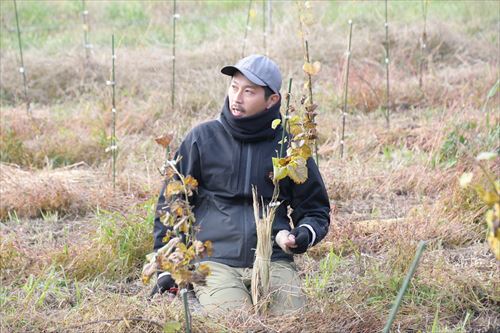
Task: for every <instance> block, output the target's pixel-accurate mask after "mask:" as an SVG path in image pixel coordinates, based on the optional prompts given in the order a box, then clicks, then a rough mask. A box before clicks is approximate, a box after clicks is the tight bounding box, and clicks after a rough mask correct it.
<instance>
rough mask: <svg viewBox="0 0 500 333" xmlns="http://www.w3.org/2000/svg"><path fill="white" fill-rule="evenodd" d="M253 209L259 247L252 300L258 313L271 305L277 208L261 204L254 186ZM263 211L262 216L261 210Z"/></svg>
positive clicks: (254, 269)
mask: <svg viewBox="0 0 500 333" xmlns="http://www.w3.org/2000/svg"><path fill="white" fill-rule="evenodd" d="M252 195H253V211H254V217H255V225H256V228H257V248H256V251H255V261H254V264H253V269H252V302H253V304H254V306H255V310H256V312H257V313H264V312H266V310H267V308H268V305H269V282H270V279H269V268H270V264H271V254H272V252H273V245H272V241H271V233H272V229H273V228H272V226H273V221H274V215H275V213H276V208H275V207H274V206H273V207H269V205H267V206H266V205H264V202H262V209H261V207H260V206H261V205H259V198H258V195H257V189H256V188H255V187H253V188H252ZM261 211H262V218H261V217H260V212H261Z"/></svg>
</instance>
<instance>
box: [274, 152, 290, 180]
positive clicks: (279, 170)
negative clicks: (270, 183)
mask: <svg viewBox="0 0 500 333" xmlns="http://www.w3.org/2000/svg"><path fill="white" fill-rule="evenodd" d="M272 161H273V178H274V180H275V181H279V180H281V179H283V178H285V177H286V176H287V168H286V164H287V162H286V158H277V157H273V158H272Z"/></svg>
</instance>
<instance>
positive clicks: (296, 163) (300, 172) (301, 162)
mask: <svg viewBox="0 0 500 333" xmlns="http://www.w3.org/2000/svg"><path fill="white" fill-rule="evenodd" d="M287 171H288V172H287V173H288V177H290V178H291V179H292V180H293V181H294V182H295V183H296V184H302V183H304V182H305V181H306V180H307V166H306V160H305V159H303V158H302V157H297V158H294V159H293V161H292V162H291V163H289V164H288V166H287Z"/></svg>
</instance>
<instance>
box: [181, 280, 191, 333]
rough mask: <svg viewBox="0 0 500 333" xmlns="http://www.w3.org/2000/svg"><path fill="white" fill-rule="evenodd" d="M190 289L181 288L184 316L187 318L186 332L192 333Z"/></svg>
mask: <svg viewBox="0 0 500 333" xmlns="http://www.w3.org/2000/svg"><path fill="white" fill-rule="evenodd" d="M187 294H188V291H187V289H186V288H182V289H181V297H182V303H183V304H184V317H185V319H186V333H191V313H190V312H189V303H188V295H187Z"/></svg>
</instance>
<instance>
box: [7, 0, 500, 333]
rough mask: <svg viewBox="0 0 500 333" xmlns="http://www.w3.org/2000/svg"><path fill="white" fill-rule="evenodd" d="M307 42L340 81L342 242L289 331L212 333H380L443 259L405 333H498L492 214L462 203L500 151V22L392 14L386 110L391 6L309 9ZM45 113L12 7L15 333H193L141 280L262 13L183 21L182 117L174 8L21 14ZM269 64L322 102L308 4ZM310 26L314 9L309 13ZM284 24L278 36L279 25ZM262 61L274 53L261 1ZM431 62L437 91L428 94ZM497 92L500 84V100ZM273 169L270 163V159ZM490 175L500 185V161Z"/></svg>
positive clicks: (199, 313)
mask: <svg viewBox="0 0 500 333" xmlns="http://www.w3.org/2000/svg"><path fill="white" fill-rule="evenodd" d="M309 3H310V6H302V7H301V8H302V10H303V11H305V12H304V13H303V14H305V15H306V16H307V20H306V21H307V22H306V23H307V24H305V26H304V29H305V33H306V34H305V36H306V37H307V39H308V42H309V48H310V50H309V51H310V54H311V57H312V60H313V61H320V62H321V64H322V66H321V67H322V68H321V71H320V72H319V74H318V75H317V76H315V77H314V79H313V92H314V101H315V103H317V104H319V108H318V110H317V111H318V113H319V115H318V116H317V120H318V130H319V141H318V146H319V155H320V159H319V164H320V169H321V172H322V175H323V178H324V180H325V183H326V186H327V190H328V194H329V196H330V199H331V205H332V214H331V227H330V231H329V233H328V235H327V237H326V239H325V240H324V241H323V242H321V243H320V244H318V245H317V246H316V247H314V248H312V249H311V250H309V251H308V253H307V254H304V255H302V256H297V258H296V263H297V265H298V268H299V271H300V275H301V277H302V279H303V285H304V291H305V292H306V294H307V296H308V301H307V306H306V308H305V309H304V311H303V312H301V313H293V314H289V315H286V316H281V317H267V316H263V315H255V314H251V313H248V312H245V311H243V310H239V309H235V310H234V311H233V312H229V313H227V314H224V315H220V314H218V315H214V314H210V313H205V312H204V311H203V309H199V308H198V307H193V331H194V332H367V333H369V332H377V331H381V330H382V328H383V327H384V325H385V322H386V320H387V317H388V315H389V312H390V308H391V305H392V303H393V301H394V299H395V297H396V295H397V293H398V290H399V288H400V286H401V284H402V282H403V280H404V277H405V275H406V273H407V271H408V269H409V266H410V264H411V262H412V260H413V257H414V254H415V250H416V248H417V244H418V243H419V241H421V240H425V241H428V245H427V249H426V250H425V252H424V254H423V256H422V258H421V261H420V265H419V266H418V268H417V271H416V273H415V276H414V278H413V279H412V281H411V283H410V286H409V288H408V290H407V293H406V295H405V297H404V298H403V302H402V305H401V308H400V310H399V312H398V314H397V316H396V319H395V322H394V324H393V327H392V329H393V331H394V332H498V328H499V327H500V315H499V313H500V282H499V281H500V263H499V261H498V260H496V259H495V257H494V256H493V254H492V253H491V251H490V249H489V247H488V245H487V243H486V242H485V236H486V223H485V221H484V214H485V212H486V208H485V207H484V205H483V204H482V203H481V201H480V200H479V199H478V198H477V196H476V194H475V192H474V191H473V190H471V189H463V188H461V187H460V186H459V178H460V176H461V175H462V174H463V173H464V172H474V177H475V178H474V179H475V181H477V182H479V183H485V182H486V179H484V177H483V176H482V173H481V171H480V170H479V168H478V166H477V161H475V159H474V158H475V156H477V154H479V153H480V152H483V151H490V152H495V151H496V152H497V153H498V152H499V150H500V143H499V137H500V115H499V111H498V110H499V105H500V104H499V98H500V94H499V93H498V87H497V88H496V90H495V89H493V90H492V87H494V86H495V84H496V83H497V82H498V73H499V55H498V49H499V45H500V44H499V36H498V22H499V20H500V17H499V14H498V13H499V11H500V7H499V6H500V5H499V4H498V3H497V2H494V1H491V2H490V1H481V2H473V1H470V2H468V1H463V2H455V3H452V2H444V3H442V2H428V15H427V19H426V32H427V36H426V41H427V43H426V48H425V50H424V51H423V52H424V53H422V51H421V47H420V46H421V43H420V39H421V36H422V30H423V25H424V20H423V17H422V7H421V6H422V4H421V3H420V2H419V1H415V2H411V3H410V2H404V3H403V2H396V1H389V3H388V4H389V9H388V10H389V11H388V14H389V22H390V24H389V38H390V40H389V41H390V51H391V53H390V58H391V62H390V71H391V72H390V74H391V76H390V78H391V90H390V92H391V94H390V99H391V105H392V113H391V115H390V117H391V118H390V120H391V121H390V128H387V127H386V121H385V118H384V115H383V108H384V106H385V64H384V57H385V51H384V47H383V45H384V44H383V43H384V42H385V31H384V2H380V1H379V2H352V3H350V2H349V3H348V2H346V3H344V2H320V1H318V2H316V1H311V2H309ZM17 5H18V10H19V23H20V27H21V30H22V38H23V56H24V66H25V68H26V74H27V92H28V98H29V99H30V101H31V114H27V113H26V106H25V100H24V88H23V83H22V77H21V75H20V74H19V66H20V64H19V50H18V42H17V32H16V21H15V14H14V5H13V4H12V3H11V2H1V3H0V9H1V10H0V15H1V20H2V27H1V33H0V45H1V51H0V79H1V84H0V105H1V110H0V116H1V122H0V130H1V132H0V163H1V164H0V219H1V222H0V242H1V243H0V269H1V286H0V330H1V331H2V332H4V331H5V332H163V331H166V332H175V331H183V330H184V325H185V323H184V317H183V316H184V315H183V310H182V304H181V303H180V300H179V299H174V300H170V299H169V298H168V297H167V296H162V297H155V298H153V299H152V300H148V299H147V296H148V294H149V292H150V290H151V287H152V286H151V285H150V286H144V285H143V284H142V282H141V281H140V273H141V268H142V265H143V264H144V262H145V255H146V254H147V253H149V252H150V251H151V250H152V245H153V244H152V241H153V239H152V228H153V219H154V203H155V200H156V196H157V193H159V190H160V185H161V176H160V175H159V172H158V167H160V166H161V164H162V162H163V158H164V152H162V150H161V148H160V147H159V146H157V145H156V144H155V142H154V138H155V137H157V136H159V135H162V134H165V133H166V132H174V133H175V138H174V142H173V146H174V148H175V147H177V146H178V144H179V143H180V140H181V139H182V137H183V136H184V134H185V133H186V132H187V131H188V130H189V129H190V128H192V127H193V126H195V125H196V124H199V123H200V122H202V121H205V120H209V119H213V118H215V117H217V116H218V114H219V112H220V108H221V106H222V102H223V98H224V96H225V90H226V88H227V83H228V81H227V79H226V78H225V77H223V76H221V75H220V74H219V69H220V67H222V66H223V65H226V64H229V63H233V62H234V61H235V60H237V59H238V58H239V56H240V54H241V50H242V46H243V37H244V35H245V25H246V20H247V9H248V3H246V2H220V3H215V2H206V3H204V2H178V4H177V6H178V12H179V14H180V18H179V19H178V20H177V28H176V29H177V31H176V32H177V36H176V43H177V44H176V89H175V91H176V96H175V104H174V106H173V107H172V105H171V95H170V91H171V84H172V83H171V80H172V78H171V74H172V57H171V54H172V52H171V46H172V37H171V36H172V27H171V25H170V24H171V22H170V17H171V15H172V3H169V2H141V3H140V2H134V1H127V2H109V3H108V2H87V9H88V11H89V22H90V23H89V25H90V32H89V34H90V35H89V38H90V42H91V43H92V44H93V48H92V50H91V53H90V57H89V59H88V60H87V58H86V55H85V49H84V48H83V47H82V46H81V44H82V42H83V31H82V27H81V26H82V18H81V15H80V14H81V10H82V8H81V3H80V2H71V1H60V2H36V3H34V2H32V3H25V2H23V1H18V2H17ZM272 6H273V7H272V9H273V12H272V21H271V23H272V31H271V30H268V32H267V38H266V42H267V52H268V54H269V55H270V56H271V57H272V58H274V59H275V60H276V61H277V62H278V63H279V65H280V67H281V69H282V72H283V76H284V80H287V79H288V78H289V77H293V79H294V88H293V98H294V99H295V101H296V102H298V101H299V100H300V98H301V95H302V94H304V93H305V92H306V90H305V88H304V87H303V84H304V83H305V80H306V76H305V75H304V73H303V71H302V65H303V49H302V46H301V37H300V35H299V34H298V33H297V31H298V29H299V20H298V15H299V14H298V13H297V7H296V4H295V2H276V1H273V2H272ZM308 7H310V8H308ZM349 19H352V20H353V22H354V30H353V37H352V54H351V67H350V78H349V94H348V106H349V110H348V114H347V119H346V130H345V133H346V137H345V139H344V141H345V150H344V158H343V159H340V157H339V152H340V141H341V113H340V112H339V109H341V108H342V106H343V90H342V89H343V86H344V85H343V77H344V71H345V50H346V48H347V36H348V24H347V21H348V20H349ZM268 23H269V20H268ZM249 24H250V26H251V27H252V29H251V30H249V31H248V38H247V41H246V50H247V52H249V53H263V52H264V51H265V50H264V48H263V41H262V30H261V26H262V8H261V6H260V5H259V3H258V2H254V4H253V11H252V13H251V15H250V23H249ZM113 32H114V33H115V40H116V50H115V51H116V54H117V58H116V82H117V85H116V108H117V124H116V133H117V134H116V135H117V141H118V161H117V178H116V184H115V188H113V184H112V181H111V179H112V176H111V175H112V167H111V153H110V152H109V146H110V142H111V141H110V133H111V124H112V113H111V88H110V87H109V86H106V80H109V79H110V70H111V67H110V66H111V34H112V33H113ZM421 63H423V66H422V68H423V71H422V85H421V86H420V87H419V75H420V67H421ZM497 85H498V83H497ZM270 158H271V157H270ZM486 166H487V168H489V170H491V172H493V174H494V175H496V177H497V178H498V176H499V171H498V170H500V160H499V158H498V157H497V158H496V159H494V160H492V161H489V162H488V163H487V164H486Z"/></svg>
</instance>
